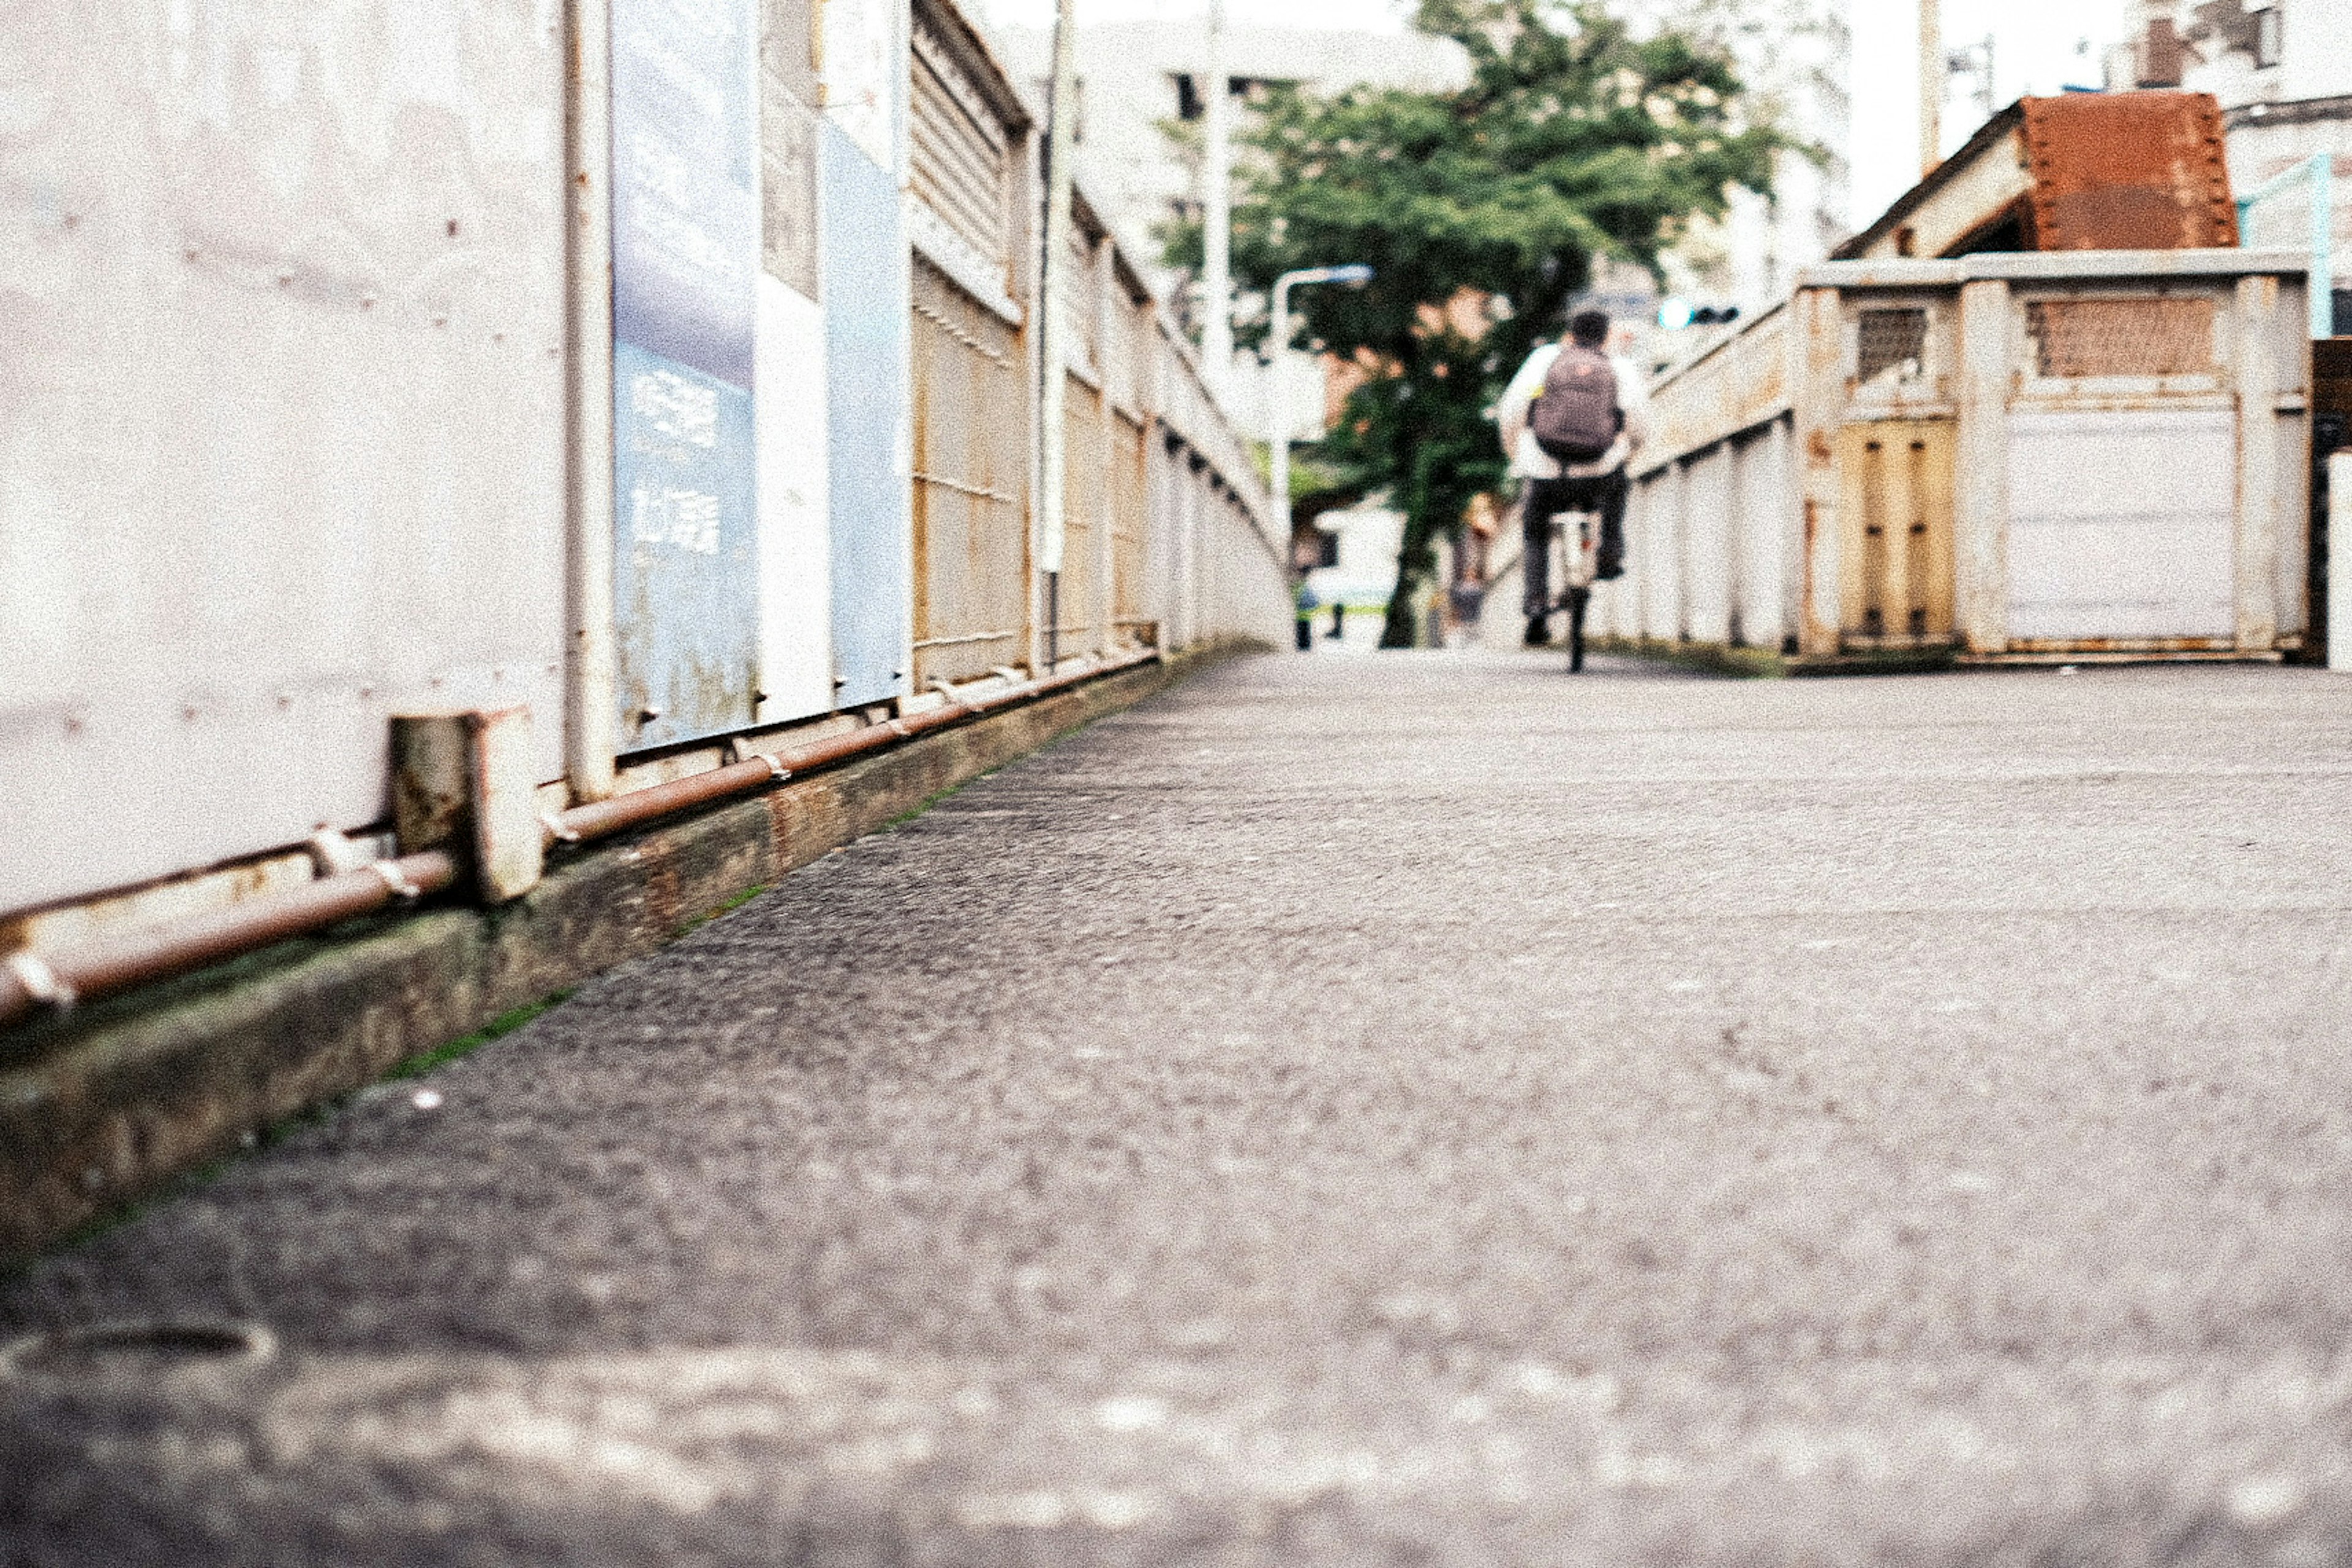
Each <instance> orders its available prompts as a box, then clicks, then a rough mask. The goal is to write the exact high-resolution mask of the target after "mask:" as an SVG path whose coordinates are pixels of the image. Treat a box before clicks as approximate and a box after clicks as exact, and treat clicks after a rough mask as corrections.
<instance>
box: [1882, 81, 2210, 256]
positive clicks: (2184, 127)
mask: <svg viewBox="0 0 2352 1568" xmlns="http://www.w3.org/2000/svg"><path fill="white" fill-rule="evenodd" d="M2237 244H2238V211H2237V206H2236V204H2235V203H2234V202H2233V201H2232V199H2231V190H2230V171H2229V167H2228V165H2227V163H2225V162H2224V161H2223V158H2222V145H2221V108H2220V106H2219V105H2218V104H2217V103H2215V101H2214V100H2213V98H2212V95H2211V94H2210V93H2202V92H2118V93H2068V94H2066V95H2065V96H2063V97H2061V98H2024V99H2020V100H2018V101H2017V102H2015V103H2013V104H2011V106H2010V107H2009V108H2008V109H2006V110H2002V111H2001V112H2000V113H1999V114H1997V115H1995V116H1993V117H1992V119H1990V120H1989V121H1986V122H1985V124H1984V127H1983V129H1981V130H1979V132H1977V133H1976V134H1975V135H1974V136H1973V137H1970V138H1969V143H1968V145H1967V146H1965V147H1963V148H1961V149H1960V150H1959V151H1958V153H1953V154H1952V156H1950V157H1949V158H1948V159H1946V160H1945V161H1944V162H1943V163H1939V164H1937V167H1936V168H1935V170H1934V171H1933V172H1931V173H1930V174H1928V175H1927V178H1926V179H1924V180H1922V181H1920V182H1919V184H1916V185H1915V186H1913V187H1912V188H1911V189H1910V190H1909V191H1908V192H1906V194H1905V195H1903V196H1902V197H1901V198H1900V199H1899V200H1897V201H1896V202H1895V205H1893V206H1891V207H1889V208H1887V210H1886V214H1885V216H1883V217H1881V218H1880V219H1879V220H1878V221H1877V222H1876V223H1874V224H1873V225H1871V226H1870V227H1868V228H1867V229H1864V231H1863V232H1862V233H1861V234H1859V235H1856V236H1855V237H1853V239H1851V240H1849V241H1847V242H1846V243H1845V244H1844V245H1843V246H1841V247H1839V248H1838V250H1837V252H1836V256H1837V258H1840V259H1843V260H1853V259H1893V258H1899V257H1920V258H1929V257H1954V256H1969V255H1974V254H1977V253H1979V252H1983V251H2004V250H2007V251H2014V250H2203V249H2231V248H2234V247H2236V246H2237Z"/></svg>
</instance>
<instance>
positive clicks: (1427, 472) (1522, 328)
mask: <svg viewBox="0 0 2352 1568" xmlns="http://www.w3.org/2000/svg"><path fill="white" fill-rule="evenodd" d="M1416 23H1417V25H1418V26H1420V27H1421V28H1422V30H1423V31H1424V32H1428V33H1432V34H1434V35H1437V36H1440V37H1448V38H1452V39H1454V41H1455V42H1457V43H1459V44H1460V45H1461V46H1462V47H1463V48H1464V49H1465V50H1466V51H1467V52H1468V55H1469V58H1470V66H1471V72H1470V80H1469V83H1468V85H1467V87H1466V88H1465V89H1463V90H1461V91H1459V92H1423V91H1411V90H1403V89H1378V88H1359V89H1353V90H1349V91H1347V92H1343V93H1340V94H1338V95H1336V96H1330V97H1322V96H1318V95H1315V94H1312V93H1309V92H1306V91H1302V90H1298V89H1275V90H1274V91H1272V92H1271V93H1270V94H1269V95H1268V96H1267V97H1266V99H1265V101H1264V102H1263V104H1262V106H1261V112H1260V113H1259V114H1258V116H1257V117H1256V119H1255V123H1254V124H1253V125H1252V126H1251V127H1250V128H1249V129H1248V131H1247V132H1244V136H1243V138H1242V140H1243V142H1244V148H1245V154H1244V158H1243V159H1242V160H1241V161H1240V163H1239V166H1238V167H1237V169H1236V171H1235V179H1236V187H1237V188H1236V192H1235V200H1234V233H1233V256H1234V276H1235V279H1236V280H1237V281H1239V282H1240V283H1241V284H1243V285H1244V287H1254V288H1256V289H1268V288H1271V287H1272V285H1273V283H1274V280H1275V279H1276V277H1278V276H1279V275H1280V274H1282V273H1283V272H1286V271H1288V270H1290V269H1291V268H1298V267H1315V266H1324V265H1330V264H1335V263H1341V262H1367V263H1370V265H1371V266H1372V267H1373V268H1375V269H1376V273H1377V276H1376V277H1375V279H1374V280H1373V281H1372V282H1371V283H1370V285H1369V286H1367V287H1365V288H1363V289H1338V288H1321V289H1308V290H1306V291H1305V292H1304V293H1303V294H1302V295H1301V296H1300V297H1299V299H1298V300H1297V305H1298V310H1299V315H1300V317H1301V319H1302V321H1303V325H1304V329H1305V335H1306V336H1307V338H1308V339H1310V340H1311V341H1313V342H1315V343H1317V344H1318V345H1319V346H1320V347H1321V348H1323V349H1325V350H1327V351H1328V352H1331V353H1338V354H1339V355H1342V356H1344V357H1349V358H1354V359H1359V360H1360V361H1361V362H1362V363H1366V364H1367V365H1371V366H1376V367H1377V369H1376V370H1375V372H1374V374H1371V375H1370V378H1369V379H1368V380H1367V381H1366V382H1365V383H1364V384H1362V385H1361V386H1360V387H1359V388H1358V389H1357V390H1356V391H1355V392H1354V393H1353V394H1351V395H1350V396H1349V400H1348V404H1347V406H1346V409H1345V412H1344V415H1343V416H1342V418H1341V421H1340V424H1339V427H1338V428H1337V429H1336V430H1335V431H1334V433H1333V434H1332V435H1331V436H1330V437H1328V439H1327V440H1326V441H1325V443H1324V444H1323V448H1322V451H1321V454H1320V455H1321V457H1322V458H1323V460H1324V462H1325V464H1326V465H1327V466H1328V467H1329V468H1332V469H1333V470H1334V471H1335V473H1336V474H1337V475H1338V476H1339V478H1340V479H1341V482H1342V483H1344V484H1346V485H1347V486H1349V488H1361V489H1367V490H1387V491H1389V492H1390V493H1391V494H1392V495H1393V497H1394V498H1395V504H1396V505H1397V506H1398V507H1399V508H1400V509H1401V510H1402V511H1403V512H1404V513H1405V515H1406V519H1407V526H1406V530H1405V537H1404V545H1403V550H1402V555H1401V558H1400V562H1399V565H1400V568H1401V570H1400V576H1399V582H1398V593H1397V597H1396V600H1395V601H1394V602H1393V603H1392V604H1391V606H1390V611H1389V623H1388V628H1387V633H1386V635H1385V637H1384V638H1383V640H1384V641H1385V642H1387V643H1389V644H1391V645H1401V644H1409V643H1410V642H1411V640H1412V626H1411V609H1410V601H1411V599H1412V594H1413V590H1414V588H1415V585H1416V584H1417V583H1418V582H1419V581H1420V580H1422V579H1423V577H1425V576H1426V574H1428V572H1429V571H1430V569H1431V566H1432V563H1433V552H1432V549H1431V544H1432V542H1433V540H1434V539H1435V538H1436V537H1437V536H1438V535H1439V534H1441V533H1444V532H1446V531H1450V530H1452V529H1454V527H1456V526H1457V525H1458V523H1459V521H1460V519H1461V517H1462V515H1463V513H1464V511H1465V509H1466V508H1467V506H1468V505H1469V502H1470V500H1471V499H1472V498H1473V497H1474V496H1475V495H1477V494H1478V493H1479V492H1480V491H1482V490H1489V489H1495V488H1496V487H1497V486H1498V485H1499V484H1500V483H1501V481H1502V479H1503V476H1504V466H1505V465H1504V463H1503V460H1502V457H1501V454H1500V452H1499V451H1498V449H1497V448H1496V441H1495V433H1494V427H1493V426H1491V425H1490V424H1488V423H1487V421H1486V408H1487V407H1488V406H1489V405H1491V404H1492V402H1493V400H1494V398H1495V396H1496V395H1497V393H1498V392H1499V391H1500V388H1501V385H1502V384H1503V382H1504V381H1506V380H1507V379H1508V377H1509V376H1510V374H1511V373H1512V372H1513V371H1515V370H1516V369H1517V366H1518V363H1519V362H1520V360H1521V359H1522V358H1524V357H1525V355H1526V354H1527V353H1528V350H1529V349H1530V348H1531V347H1532V346H1534V344H1535V343H1536V342H1538V341H1541V340H1542V339H1544V338H1546V337H1548V336H1552V335H1556V334H1557V333H1558V332H1559V330H1560V319H1561V315H1562V312H1563V308H1564V307H1565V306H1566V305H1567V304H1568V303H1569V302H1570V300H1573V299H1574V297H1575V296H1576V295H1577V294H1579V293H1580V292H1581V291H1582V290H1584V289H1586V288H1587V287H1588V286H1589V285H1590V283H1591V277H1592V268H1593V262H1594V260H1595V259H1596V258H1601V257H1611V258H1621V259H1623V260H1628V261H1632V262H1635V263H1639V264H1641V265H1643V266H1647V267H1650V268H1653V269H1654V268H1655V267H1656V264H1657V260H1658V258H1659V256H1660V254H1661V252H1662V251H1664V250H1665V249H1666V248H1668V247H1671V246H1673V245H1674V243H1675V241H1676V240H1677V239H1678V238H1680V237H1682V235H1683V234H1684V233H1685V230H1686V228H1687V226H1688V225H1689V224H1690V222H1691V221H1692V220H1693V218H1694V217H1696V216H1700V215H1706V216H1720V215H1722V213H1723V212H1724V211H1725V209H1726V206H1727V198H1728V193H1729V191H1730V190H1731V189H1732V188H1733V187H1735V186H1746V187H1748V188H1749V189H1751V190H1756V191H1759V192H1760V191H1764V190H1767V189H1768V188H1769V172H1770V167H1771V162H1772V158H1773V155H1774V153H1776V152H1778V151H1779V150H1780V148H1781V147H1783V146H1784V145H1786V144H1787V143H1786V142H1784V141H1783V139H1782V138H1781V137H1780V135H1779V134H1778V133H1777V132H1775V131H1773V130H1772V129H1771V128H1770V127H1769V126H1768V125H1761V124H1756V123H1751V122H1749V121H1748V117H1747V115H1746V113H1745V105H1744V104H1743V98H1742V93H1743V89H1742V86H1741V83H1740V81H1739V79H1738V75H1737V73H1736V71H1735V70H1734V68H1733V65H1732V62H1731V58H1730V56H1729V53H1728V51H1727V49H1726V48H1724V47H1721V46H1720V45H1719V44H1717V43H1714V42H1710V41H1709V40H1708V39H1707V38H1706V37H1701V36H1698V35H1696V34H1695V33H1693V32H1691V31H1688V30H1685V29H1682V28H1676V27H1666V28H1663V29H1660V30H1656V31H1654V32H1636V31H1635V30H1634V29H1633V28H1632V27H1631V26H1628V25H1627V24H1626V23H1625V22H1624V21H1622V19H1620V18H1619V17H1617V16H1613V15H1612V14H1611V13H1610V12H1609V11H1608V10H1607V9H1606V8H1605V7H1604V6H1603V5H1601V4H1600V0H1421V4H1420V6H1419V10H1418V13H1417V16H1416ZM1199 254H1200V237H1199V231H1198V228H1197V226H1194V227H1192V228H1191V229H1190V230H1189V231H1179V232H1178V233H1177V234H1176V235H1175V236H1174V237H1173V243H1172V245H1171V261H1174V262H1175V263H1177V264H1178V265H1192V264H1197V258H1198V257H1199ZM1259 331H1263V327H1262V325H1261V326H1260V328H1259Z"/></svg>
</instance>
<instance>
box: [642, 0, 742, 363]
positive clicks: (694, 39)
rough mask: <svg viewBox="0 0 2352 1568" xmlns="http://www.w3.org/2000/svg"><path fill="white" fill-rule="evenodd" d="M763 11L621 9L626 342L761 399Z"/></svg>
mask: <svg viewBox="0 0 2352 1568" xmlns="http://www.w3.org/2000/svg"><path fill="white" fill-rule="evenodd" d="M756 16H757V13H756V11H755V9H754V7H753V5H752V0H614V5H613V331H614V336H615V337H617V338H619V339H621V340H622V341H624V342H631V343H635V345H636V346H637V347H639V348H641V349H647V350H650V351H652V352H653V353H657V354H659V355H661V356H662V357H663V358H664V359H667V360H670V361H672V362H673V363H677V364H682V365H687V366H689V367H690V368H692V369H695V370H698V371H700V372H702V373H703V374H706V375H712V376H716V377H718V378H719V380H721V381H724V382H727V383H729V384H731V385H735V386H740V387H743V388H745V389H746V390H749V389H750V387H751V333H752V324H753V321H754V320H755V319H756V317H757V315H758V311H759V297H758V293H757V285H758V281H759V268H760V195H759V191H760V186H759V108H758V103H759V100H758V97H757V91H756V89H757V86H758V80H759V78H758V70H759V28H758V24H757V20H756Z"/></svg>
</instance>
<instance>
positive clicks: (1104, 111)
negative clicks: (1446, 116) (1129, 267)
mask: <svg viewBox="0 0 2352 1568" xmlns="http://www.w3.org/2000/svg"><path fill="white" fill-rule="evenodd" d="M994 38H995V41H996V46H997V48H998V50H999V51H1000V53H1001V54H1002V56H1003V59H1004V61H1005V65H1006V68H1008V69H1009V70H1010V71H1011V73H1012V75H1013V78H1014V79H1016V80H1019V81H1021V82H1023V83H1024V85H1025V87H1026V88H1027V89H1028V90H1029V92H1030V93H1031V95H1032V96H1033V98H1034V100H1035V101H1036V102H1037V103H1039V104H1043V103H1044V102H1045V99H1046V85H1047V79H1048V77H1049V76H1050V74H1051V69H1052V64H1053V34H1052V31H1051V29H1049V28H1045V27H1018V26H1002V27H999V28H997V29H996V30H995V33H994ZM1208 53H1209V47H1208V31H1207V26H1206V24H1205V23H1204V22H1203V21H1202V19H1201V18H1199V17H1198V16H1193V17H1187V18H1182V19H1179V20H1174V21H1150V22H1102V23H1097V24H1093V25H1087V26H1080V27H1079V29H1078V39H1077V67H1078V94H1077V98H1078V165H1077V166H1078V177H1079V178H1080V179H1081V180H1083V181H1084V182H1086V186H1087V191H1088V192H1089V193H1091V194H1092V195H1094V197H1095V199H1097V201H1099V202H1101V203H1103V204H1104V209H1105V210H1104V211H1103V215H1102V216H1103V219H1104V221H1105V222H1106V223H1108V225H1109V226H1110V227H1111V230H1112V232H1113V233H1114V234H1116V235H1118V237H1119V239H1120V240H1121V242H1122V243H1123V244H1125V245H1126V246H1128V247H1129V251H1130V254H1133V255H1135V256H1137V257H1139V258H1149V259H1148V260H1147V262H1146V280H1147V281H1149V282H1150V284H1151V286H1152V288H1153V289H1155V290H1159V291H1161V292H1163V293H1171V294H1172V289H1171V285H1173V284H1177V283H1180V282H1181V281H1182V280H1181V279H1178V278H1176V277H1175V276H1174V275H1173V274H1172V273H1171V272H1170V271H1169V269H1168V268H1164V267H1161V266H1160V264H1159V255H1160V245H1159V243H1158V240H1157V237H1156V235H1157V232H1158V231H1159V230H1160V228H1161V227H1162V226H1165V225H1166V224H1167V223H1168V222H1169V221H1170V220H1171V219H1173V218H1177V217H1181V216H1187V215H1190V214H1192V213H1196V212H1197V211H1198V210H1199V205H1200V199H1201V197H1200V176H1199V170H1198V166H1197V161H1198V154H1197V137H1191V138H1187V137H1183V136H1181V135H1171V134H1170V133H1169V132H1170V131H1171V128H1183V127H1190V128H1191V129H1192V131H1193V132H1197V131H1198V130H1199V126H1200V121H1201V117H1202V109H1203V106H1204V104H1205V102H1206V100H1205V98H1204V97H1203V91H1204V88H1205V78H1206V73H1207V68H1208ZM1469 70H1470V66H1469V60H1468V58H1467V57H1465V55H1464V54H1463V52H1462V50H1461V49H1460V48H1459V47H1456V46H1455V45H1454V44H1453V43H1452V42H1450V41H1448V40H1445V39H1441V38H1432V37H1427V36H1426V35H1424V34H1420V33H1372V32H1362V31H1331V30H1319V31H1318V30H1309V29H1306V28H1297V27H1230V28H1228V29H1227V30H1226V33H1225V71H1226V77H1227V83H1226V89H1227V91H1228V92H1230V93H1231V94H1232V95H1233V96H1234V98H1236V99H1238V100H1242V101H1243V102H1244V103H1246V102H1247V100H1249V99H1250V97H1251V96H1252V95H1253V94H1255V93H1256V92H1258V91H1260V90H1262V89H1263V88H1264V87H1265V85H1266V84H1269V83H1275V82H1286V83H1292V84H1296V85H1297V86H1300V87H1305V88H1308V89H1313V90H1315V91H1318V92H1324V93H1334V92H1339V91H1342V90H1344V89H1348V88H1351V87H1363V86H1371V87H1398V88H1414V89H1424V90H1443V89H1451V88H1457V87H1460V86H1462V85H1463V84H1464V83H1465V82H1466V81H1467V80H1468V79H1469ZM1240 118H1241V117H1239V116H1236V120H1237V121H1238V120H1239V119H1240ZM1236 128H1237V129H1238V126H1237V127H1236ZM1342 259H1344V258H1342Z"/></svg>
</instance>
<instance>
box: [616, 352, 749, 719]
mask: <svg viewBox="0 0 2352 1568" xmlns="http://www.w3.org/2000/svg"><path fill="white" fill-rule="evenodd" d="M613 385H614V424H613V435H614V441H613V452H614V460H613V466H614V507H613V522H614V534H615V538H614V552H613V606H614V647H615V651H616V653H617V655H618V658H617V661H616V662H617V667H618V668H617V670H616V679H615V681H614V696H615V698H616V700H617V701H618V704H619V709H620V715H621V731H620V733H621V748H622V750H623V751H625V752H627V751H641V750H644V749H645V748H646V747H650V746H663V745H669V744H673V743H675V742H679V741H690V740H695V739H698V738H699V737H702V736H706V735H715V734H723V733H725V732H727V731H730V730H740V729H742V728H745V727H746V726H748V725H750V724H751V722H752V721H753V707H752V697H753V693H754V691H755V690H756V689H757V687H758V677H759V658H760V647H759V640H760V603H759V581H760V578H759V573H760V542H759V509H758V495H757V492H758V483H757V472H758V468H757V465H758V457H757V451H758V447H757V444H756V442H755V440H754V436H753V430H752V413H751V394H750V393H749V392H747V391H745V390H744V389H743V388H741V387H740V386H730V385H729V384H726V383H725V382H722V381H719V380H718V379H717V378H716V377H713V376H708V375H704V374H701V373H700V372H698V371H695V370H692V369H689V368H688V367H687V366H685V365H682V364H678V363H675V362H674V361H671V360H667V359H664V358H663V357H662V356H660V355H659V354H656V353H648V352H647V351H646V350H644V349H641V348H639V347H637V346H636V345H635V343H629V342H615V343H614V345H613Z"/></svg>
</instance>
